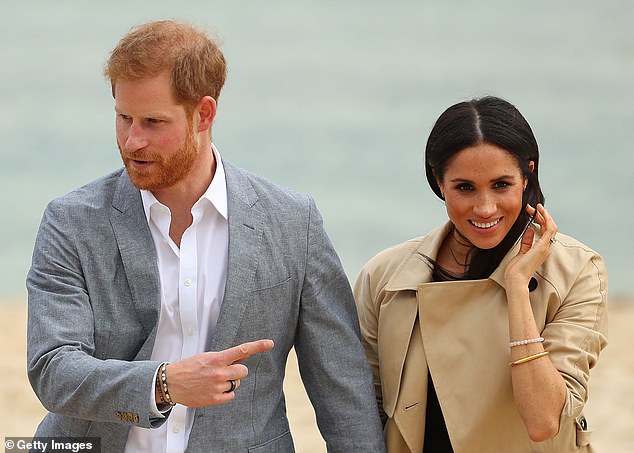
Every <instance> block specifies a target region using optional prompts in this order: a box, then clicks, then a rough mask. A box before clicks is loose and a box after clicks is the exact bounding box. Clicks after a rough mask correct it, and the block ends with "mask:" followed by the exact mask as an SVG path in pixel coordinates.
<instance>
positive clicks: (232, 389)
mask: <svg viewBox="0 0 634 453" xmlns="http://www.w3.org/2000/svg"><path fill="white" fill-rule="evenodd" d="M229 384H231V387H229V390H227V391H225V393H231V392H233V391H234V390H235V389H236V387H237V385H236V381H235V379H229Z"/></svg>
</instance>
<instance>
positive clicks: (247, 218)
mask: <svg viewBox="0 0 634 453" xmlns="http://www.w3.org/2000/svg"><path fill="white" fill-rule="evenodd" d="M223 165H224V168H225V175H226V179H227V205H228V218H229V251H228V252H229V253H228V260H227V284H226V287H225V294H224V299H223V302H222V307H221V309H220V315H219V317H218V323H217V326H216V334H215V335H214V338H213V340H212V344H211V350H222V349H226V348H229V347H232V346H236V344H235V342H236V341H235V337H236V334H237V332H238V329H239V327H240V323H241V321H242V317H243V315H244V310H245V308H246V306H247V304H248V302H249V294H250V292H251V290H252V289H253V287H254V282H255V271H256V269H257V267H258V260H259V254H258V250H259V248H260V243H261V240H262V235H263V229H264V213H262V212H261V211H260V210H259V209H257V208H256V203H257V201H258V196H257V193H256V192H255V190H254V189H253V186H252V185H251V183H250V181H249V180H248V178H247V177H246V175H245V174H244V172H243V171H242V170H240V169H239V168H237V167H235V166H233V165H232V164H230V163H229V162H226V161H225V160H223Z"/></svg>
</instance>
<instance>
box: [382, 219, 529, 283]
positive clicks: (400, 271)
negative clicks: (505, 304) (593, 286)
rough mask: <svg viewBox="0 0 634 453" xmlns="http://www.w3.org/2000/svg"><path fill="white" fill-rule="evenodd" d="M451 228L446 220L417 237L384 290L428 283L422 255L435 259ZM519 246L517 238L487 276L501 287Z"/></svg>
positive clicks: (427, 272) (428, 267)
mask: <svg viewBox="0 0 634 453" xmlns="http://www.w3.org/2000/svg"><path fill="white" fill-rule="evenodd" d="M452 228H453V226H452V223H451V222H447V223H445V224H444V225H442V226H440V227H438V228H436V229H435V230H432V231H431V232H429V233H428V234H426V235H425V236H423V237H421V238H419V239H418V241H417V245H416V246H415V247H412V250H411V251H410V253H409V254H408V255H407V256H406V257H405V259H404V260H403V262H402V263H401V264H400V265H399V266H398V268H397V270H396V272H394V275H393V276H392V277H390V279H389V281H388V283H387V285H386V286H385V290H386V291H406V290H411V291H417V290H418V288H419V286H420V285H422V284H424V283H429V282H430V281H431V275H432V269H431V266H430V265H429V263H428V262H427V260H426V259H425V258H424V257H425V256H426V257H429V258H431V259H432V260H435V259H436V257H437V256H438V250H439V249H440V246H441V245H442V242H443V240H444V239H445V237H447V235H448V234H449V232H450V231H451V229H452ZM532 228H533V229H535V230H536V231H535V234H536V238H537V236H538V235H539V227H538V226H535V225H533V226H532ZM519 248H520V241H519V240H518V241H517V242H516V243H515V244H514V245H513V247H511V249H510V250H509V252H508V253H507V254H506V255H505V256H504V258H503V259H502V261H501V262H500V264H499V265H498V267H497V268H496V269H495V270H494V271H493V273H492V274H491V275H490V277H489V279H491V280H493V281H494V282H496V283H497V284H498V285H500V286H501V287H502V288H505V289H506V285H505V282H504V271H505V270H506V267H507V265H508V263H509V261H511V259H512V258H513V257H514V256H515V255H517V253H518V251H519Z"/></svg>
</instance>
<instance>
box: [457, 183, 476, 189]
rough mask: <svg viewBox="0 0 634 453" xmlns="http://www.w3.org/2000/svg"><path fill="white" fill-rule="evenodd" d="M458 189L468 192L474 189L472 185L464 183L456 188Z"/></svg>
mask: <svg viewBox="0 0 634 453" xmlns="http://www.w3.org/2000/svg"><path fill="white" fill-rule="evenodd" d="M456 189H458V190H462V191H466V190H472V189H473V187H471V184H467V183H462V184H458V185H457V186H456Z"/></svg>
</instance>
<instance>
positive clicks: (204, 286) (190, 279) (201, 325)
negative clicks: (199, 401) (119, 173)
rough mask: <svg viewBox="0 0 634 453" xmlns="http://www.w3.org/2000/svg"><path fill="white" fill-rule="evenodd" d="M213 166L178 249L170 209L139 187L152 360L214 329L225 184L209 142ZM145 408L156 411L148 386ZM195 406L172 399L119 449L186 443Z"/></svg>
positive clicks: (166, 448) (189, 346)
mask: <svg viewBox="0 0 634 453" xmlns="http://www.w3.org/2000/svg"><path fill="white" fill-rule="evenodd" d="M212 152H213V153H214V156H215V159H216V172H215V174H214V177H213V180H212V181H211V184H210V185H209V187H208V188H207V191H206V192H205V193H204V194H203V195H202V197H200V199H199V200H198V201H197V202H196V203H195V204H194V206H193V207H192V210H191V213H192V217H193V222H192V224H191V225H190V226H189V228H187V230H185V232H184V234H183V237H182V238H181V244H180V249H179V248H178V246H177V245H176V244H175V243H174V241H173V240H172V239H171V238H170V236H169V227H170V222H171V212H170V210H169V208H168V207H167V206H165V205H163V204H161V203H160V202H159V201H158V200H157V199H156V198H155V197H154V195H153V194H152V193H151V192H149V191H146V190H142V191H141V197H142V200H143V207H144V208H145V215H146V217H147V220H148V224H149V226H150V232H151V233H152V239H153V240H154V245H155V246H156V252H157V259H158V269H159V277H160V281H161V314H160V318H159V324H158V331H157V334H156V342H155V344H154V349H153V350H152V360H158V361H166V362H176V361H178V360H181V359H184V358H187V357H191V356H193V355H196V354H198V353H200V352H203V351H205V348H206V346H207V344H209V342H210V341H211V339H212V338H213V336H214V333H215V330H216V323H217V321H218V314H219V313H220V306H221V305H222V298H223V295H224V291H225V284H226V280H227V250H228V241H229V232H228V228H229V227H228V222H227V185H226V180H225V172H224V167H223V166H222V161H221V160H220V155H219V153H218V150H217V149H216V148H215V146H214V145H213V144H212ZM149 390H150V401H149V404H150V410H151V412H153V413H154V414H155V415H157V416H162V415H161V413H160V412H159V411H158V408H157V407H156V403H155V399H154V398H155V397H154V387H152V388H151V389H149ZM194 412H195V409H192V408H188V407H185V406H182V405H180V404H177V405H176V406H174V407H173V408H172V409H171V413H170V414H169V416H168V419H167V421H166V422H165V423H163V425H161V426H160V427H159V428H157V429H145V428H138V427H132V428H131V429H130V433H129V435H128V441H127V443H126V447H125V453H140V452H152V453H155V452H157V453H158V452H166V453H172V452H179V453H182V452H184V451H185V448H186V447H187V441H188V438H189V433H190V431H191V428H192V424H193V420H194Z"/></svg>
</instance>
